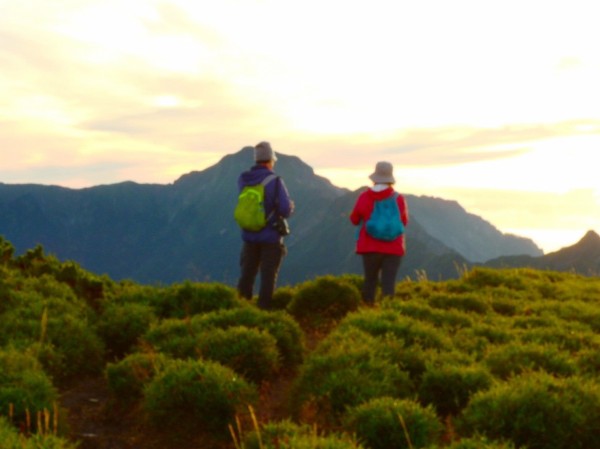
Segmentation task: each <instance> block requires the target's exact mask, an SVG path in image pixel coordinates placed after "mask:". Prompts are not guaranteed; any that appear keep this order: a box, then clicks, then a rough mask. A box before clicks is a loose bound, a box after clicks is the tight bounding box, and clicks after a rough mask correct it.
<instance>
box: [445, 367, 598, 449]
mask: <svg viewBox="0 0 600 449" xmlns="http://www.w3.org/2000/svg"><path fill="white" fill-rule="evenodd" d="M598 422H600V385H599V384H598V383H597V382H596V381H595V380H593V381H592V380H585V379H583V378H578V377H572V378H567V379H558V378H555V377H552V376H551V375H549V374H547V373H531V374H528V375H523V376H518V377H515V378H513V379H511V380H509V381H507V382H502V383H498V384H496V385H495V386H494V387H493V388H491V389H490V390H488V391H485V392H480V393H477V394H476V395H475V396H474V397H473V398H472V399H471V402H470V403H469V405H468V406H467V407H466V408H465V409H464V411H463V413H462V415H461V417H460V419H459V420H458V422H457V429H458V430H459V431H460V432H461V433H462V434H463V435H465V434H466V435H474V434H482V435H485V436H487V437H488V438H492V439H497V440H505V441H506V440H510V441H512V442H513V443H514V444H515V446H517V447H527V448H529V449H589V448H593V447H600V432H598Z"/></svg>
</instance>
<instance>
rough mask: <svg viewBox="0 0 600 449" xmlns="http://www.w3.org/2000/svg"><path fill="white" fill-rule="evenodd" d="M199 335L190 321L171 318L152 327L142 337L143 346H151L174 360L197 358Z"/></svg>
mask: <svg viewBox="0 0 600 449" xmlns="http://www.w3.org/2000/svg"><path fill="white" fill-rule="evenodd" d="M198 333H199V332H198V331H197V330H196V328H195V326H193V325H192V323H191V321H190V320H180V319H175V318H169V319H165V320H163V321H161V322H159V323H156V324H154V325H151V326H150V329H148V332H146V334H145V335H144V336H143V337H142V339H141V340H142V343H141V345H142V346H147V345H150V346H152V348H153V349H154V350H155V351H157V352H162V353H165V354H166V355H168V356H170V357H173V358H179V359H187V358H190V357H191V358H197V357H198V355H199V354H198V351H197V339H198Z"/></svg>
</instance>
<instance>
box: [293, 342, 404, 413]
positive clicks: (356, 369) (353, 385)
mask: <svg viewBox="0 0 600 449" xmlns="http://www.w3.org/2000/svg"><path fill="white" fill-rule="evenodd" d="M363 336H364V333H362V332H359V331H354V332H353V333H350V332H349V333H348V334H346V335H337V336H336V338H338V339H340V340H339V343H337V344H333V345H331V348H330V349H329V350H327V351H325V350H322V349H321V350H319V349H317V350H316V351H315V352H314V353H313V354H311V356H310V357H309V358H308V359H307V360H306V362H305V363H304V365H303V367H302V370H301V372H300V375H299V377H298V379H297V381H296V384H295V385H294V388H293V393H292V401H293V408H294V410H295V412H296V413H297V414H298V415H299V416H308V417H310V418H311V419H312V418H316V419H317V420H318V422H320V423H323V422H327V423H332V424H334V423H337V422H338V421H339V419H340V417H341V416H342V414H343V413H344V412H345V410H346V408H348V407H353V406H356V405H359V404H360V403H362V402H364V401H367V400H369V399H373V398H376V397H379V396H393V397H408V396H410V395H412V394H413V385H412V382H411V380H410V378H409V376H408V374H407V373H406V372H404V371H402V370H401V369H400V367H399V366H398V365H397V364H395V363H393V362H391V361H390V360H388V359H386V358H385V357H382V356H381V354H380V353H378V348H377V345H374V344H373V342H374V341H376V340H374V339H373V337H369V336H368V335H367V336H366V337H367V338H366V339H365V338H364V337H363ZM344 337H345V340H343V338H344ZM328 344H329V343H327V342H326V343H325V345H328ZM311 415H313V416H311Z"/></svg>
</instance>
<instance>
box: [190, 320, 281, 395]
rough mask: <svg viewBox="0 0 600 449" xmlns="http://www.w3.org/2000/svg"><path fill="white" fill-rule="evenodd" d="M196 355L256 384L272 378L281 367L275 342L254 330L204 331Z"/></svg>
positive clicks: (199, 339)
mask: <svg viewBox="0 0 600 449" xmlns="http://www.w3.org/2000/svg"><path fill="white" fill-rule="evenodd" d="M198 353H199V354H200V356H201V357H202V358H205V359H208V360H213V361H215V362H219V363H221V364H222V365H225V366H228V367H229V368H231V369H233V370H234V371H235V372H237V373H239V374H241V375H243V376H244V377H245V378H246V379H248V380H250V381H252V382H254V383H257V384H260V383H261V382H262V381H264V380H267V379H269V378H271V377H272V376H273V375H274V374H275V373H276V372H277V370H278V369H279V367H280V360H279V359H280V357H279V350H278V349H277V340H275V338H274V337H273V336H271V334H269V333H268V332H266V331H262V330H259V329H256V328H254V329H252V328H247V327H243V326H238V327H229V328H227V329H212V330H209V331H206V332H204V333H203V334H202V335H201V336H200V337H199V338H198Z"/></svg>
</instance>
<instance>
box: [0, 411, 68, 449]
mask: <svg viewBox="0 0 600 449" xmlns="http://www.w3.org/2000/svg"><path fill="white" fill-rule="evenodd" d="M0 447H1V448H2V449H76V448H77V444H76V443H71V442H69V441H67V440H65V439H63V438H60V437H57V436H55V435H45V434H34V435H31V436H30V437H29V438H25V437H24V436H23V435H22V434H20V433H19V432H18V431H17V429H16V428H15V427H13V426H12V425H10V423H9V422H7V421H6V419H5V418H3V417H2V416H0Z"/></svg>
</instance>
